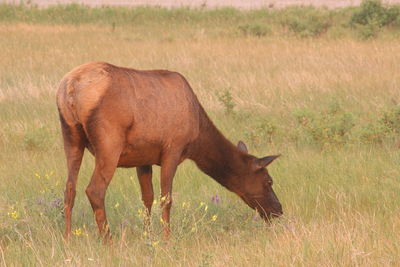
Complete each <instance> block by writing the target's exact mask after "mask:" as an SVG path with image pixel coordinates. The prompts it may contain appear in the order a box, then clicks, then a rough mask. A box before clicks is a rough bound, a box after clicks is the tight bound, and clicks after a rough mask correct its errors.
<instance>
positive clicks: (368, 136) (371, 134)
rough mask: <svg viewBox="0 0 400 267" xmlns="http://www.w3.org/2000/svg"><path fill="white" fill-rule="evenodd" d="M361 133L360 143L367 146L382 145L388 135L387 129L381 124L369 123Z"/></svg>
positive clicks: (362, 128)
mask: <svg viewBox="0 0 400 267" xmlns="http://www.w3.org/2000/svg"><path fill="white" fill-rule="evenodd" d="M359 132H360V133H359V139H360V142H361V143H365V144H380V143H382V142H383V140H384V139H385V137H386V135H387V129H386V128H385V126H384V125H383V124H381V123H368V124H367V125H365V126H363V127H361V129H360V131H359Z"/></svg>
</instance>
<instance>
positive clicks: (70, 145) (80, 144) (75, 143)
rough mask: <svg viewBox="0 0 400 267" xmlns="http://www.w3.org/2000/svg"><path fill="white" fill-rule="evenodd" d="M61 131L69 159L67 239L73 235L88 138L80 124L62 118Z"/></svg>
mask: <svg viewBox="0 0 400 267" xmlns="http://www.w3.org/2000/svg"><path fill="white" fill-rule="evenodd" d="M60 121H61V130H62V134H63V139H64V151H65V156H66V159H67V167H68V178H67V183H66V186H65V193H64V216H65V233H64V236H65V238H68V237H69V236H70V234H71V216H72V208H73V207H74V200H75V195H76V189H75V188H76V182H77V180H78V173H79V169H80V166H81V163H82V157H83V152H84V149H85V142H86V137H85V134H84V131H83V129H82V127H81V126H80V125H79V124H75V125H73V126H70V125H68V124H67V123H66V122H65V120H64V118H63V117H62V116H60Z"/></svg>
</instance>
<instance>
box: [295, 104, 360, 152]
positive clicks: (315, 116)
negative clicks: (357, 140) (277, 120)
mask: <svg viewBox="0 0 400 267" xmlns="http://www.w3.org/2000/svg"><path fill="white" fill-rule="evenodd" d="M294 116H295V117H296V119H297V123H298V124H299V126H300V128H301V129H302V130H303V132H304V134H305V136H306V139H307V140H310V141H311V142H313V143H317V144H323V145H324V144H341V143H345V142H347V140H348V138H349V134H350V131H351V129H352V128H353V126H354V119H353V115H352V114H351V113H349V112H345V111H344V110H342V109H341V107H340V106H339V105H338V104H333V105H331V106H330V108H329V110H328V111H327V112H324V113H315V112H312V111H309V110H307V109H305V110H299V111H296V112H295V113H294Z"/></svg>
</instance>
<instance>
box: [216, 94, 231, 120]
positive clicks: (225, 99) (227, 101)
mask: <svg viewBox="0 0 400 267" xmlns="http://www.w3.org/2000/svg"><path fill="white" fill-rule="evenodd" d="M217 97H218V100H219V102H221V104H222V105H223V106H224V108H225V113H226V114H228V115H233V114H234V113H235V111H234V108H235V103H234V102H233V98H232V94H231V92H230V90H229V89H226V90H225V91H224V93H222V94H218V95H217Z"/></svg>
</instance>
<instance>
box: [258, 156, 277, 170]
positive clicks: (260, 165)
mask: <svg viewBox="0 0 400 267" xmlns="http://www.w3.org/2000/svg"><path fill="white" fill-rule="evenodd" d="M280 156H281V155H272V156H266V157H263V158H260V159H256V160H255V162H254V164H255V167H256V169H261V168H265V167H267V166H268V165H269V164H271V162H273V161H274V160H275V159H277V158H279V157H280Z"/></svg>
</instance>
